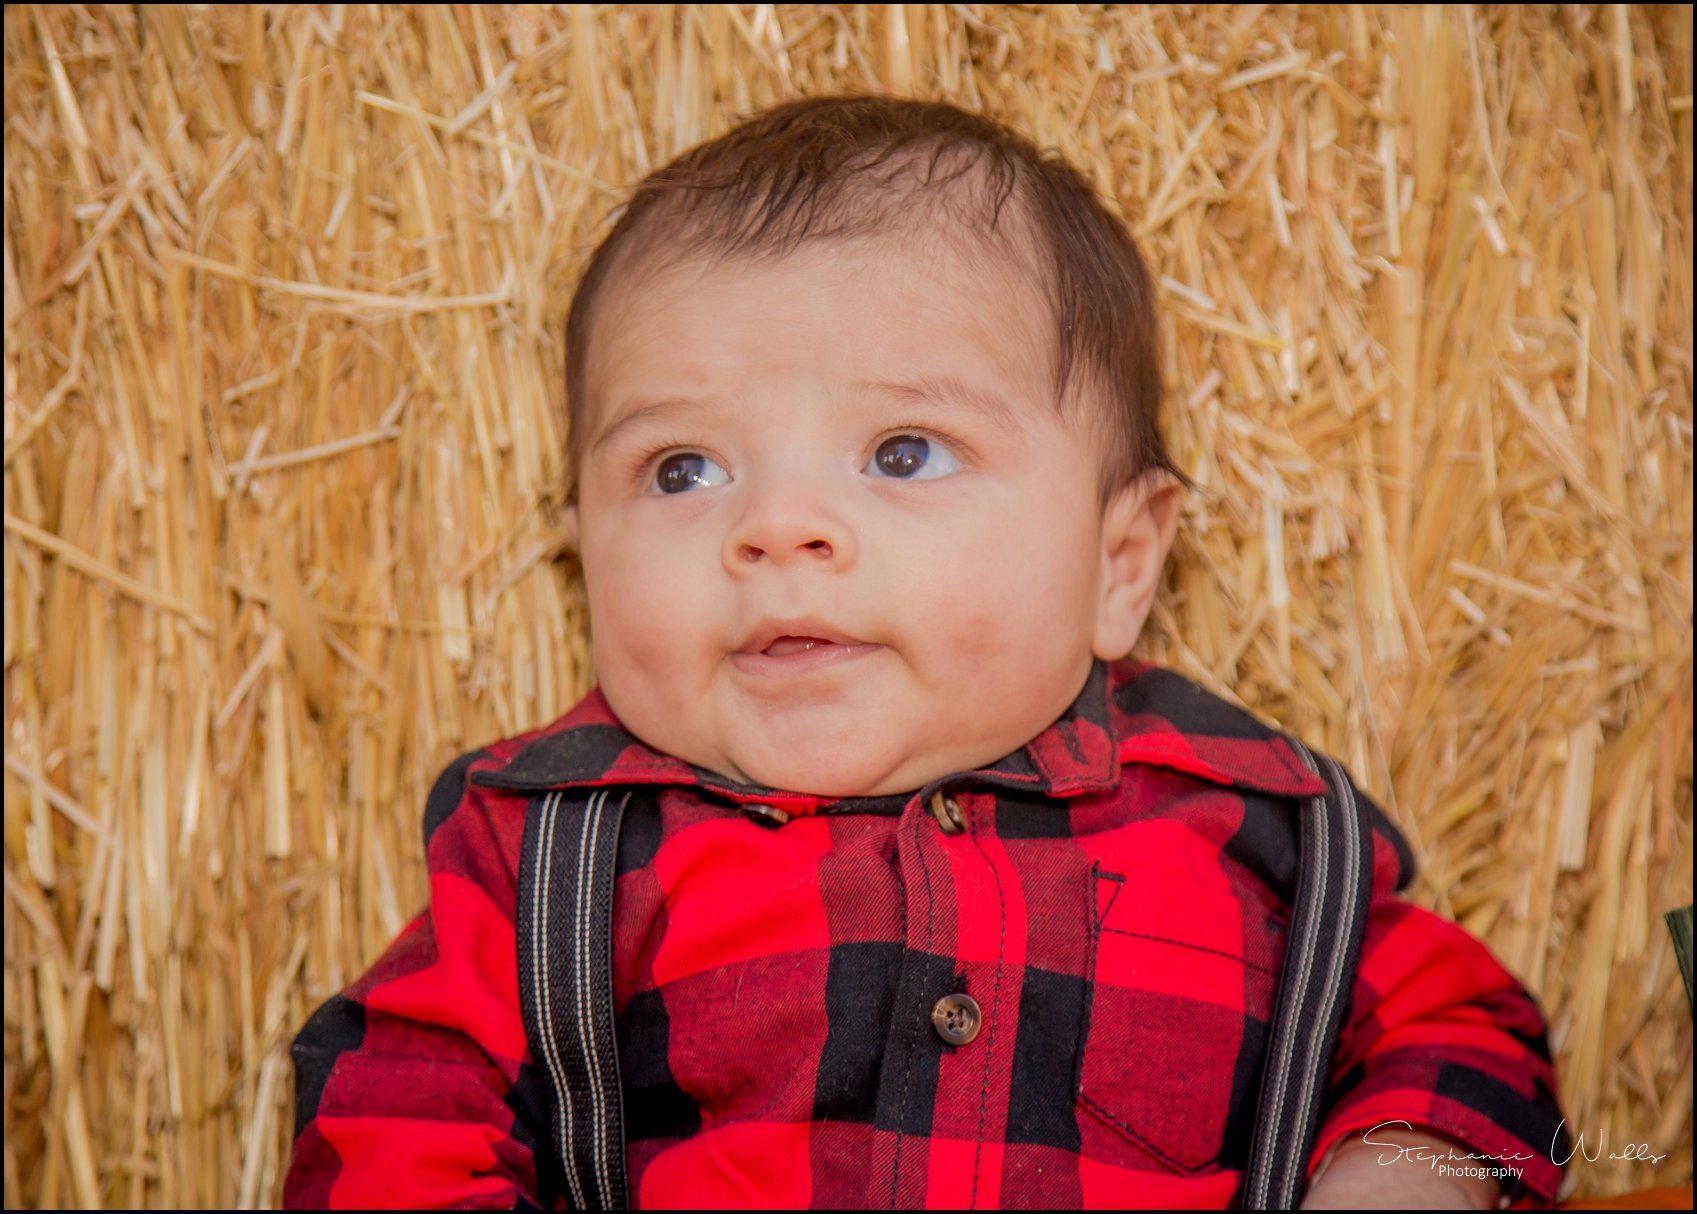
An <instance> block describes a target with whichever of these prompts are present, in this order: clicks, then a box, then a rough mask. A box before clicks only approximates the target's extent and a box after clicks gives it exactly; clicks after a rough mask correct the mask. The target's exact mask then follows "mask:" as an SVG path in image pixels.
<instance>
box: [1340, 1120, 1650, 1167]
mask: <svg viewBox="0 0 1697 1214" xmlns="http://www.w3.org/2000/svg"><path fill="white" fill-rule="evenodd" d="M1386 1129H1403V1130H1411V1129H1413V1127H1412V1126H1411V1125H1409V1123H1408V1122H1406V1121H1381V1122H1380V1123H1379V1124H1378V1125H1376V1126H1374V1127H1373V1128H1372V1129H1371V1130H1368V1131H1367V1132H1366V1133H1365V1134H1363V1135H1362V1136H1361V1141H1362V1142H1364V1143H1366V1144H1367V1145H1368V1146H1370V1147H1384V1148H1385V1153H1384V1154H1382V1155H1380V1156H1379V1163H1380V1164H1381V1165H1384V1164H1392V1163H1396V1162H1397V1161H1398V1160H1401V1159H1412V1160H1415V1161H1417V1162H1419V1163H1424V1164H1427V1165H1429V1166H1430V1167H1432V1168H1434V1169H1437V1170H1438V1171H1440V1172H1449V1171H1458V1170H1461V1169H1465V1168H1472V1169H1477V1170H1482V1171H1497V1172H1503V1173H1506V1174H1508V1175H1512V1176H1518V1175H1519V1174H1520V1172H1521V1171H1522V1169H1521V1168H1518V1167H1516V1166H1515V1165H1516V1164H1523V1163H1525V1162H1526V1161H1528V1160H1531V1159H1536V1158H1537V1156H1535V1155H1531V1154H1528V1153H1526V1152H1524V1151H1518V1152H1515V1153H1513V1154H1509V1155H1470V1154H1468V1153H1467V1152H1465V1151H1459V1150H1457V1149H1456V1148H1455V1147H1450V1148H1448V1149H1447V1150H1442V1151H1437V1150H1433V1149H1431V1148H1430V1147H1405V1146H1399V1145H1398V1144H1397V1143H1394V1142H1383V1141H1377V1140H1375V1139H1374V1138H1373V1135H1374V1134H1376V1133H1378V1132H1379V1131H1380V1130H1386ZM1566 1129H1567V1119H1566V1118H1563V1119H1562V1122H1561V1124H1560V1125H1558V1126H1557V1127H1556V1132H1555V1134H1553V1135H1552V1136H1551V1138H1550V1148H1549V1156H1550V1162H1551V1163H1553V1164H1555V1165H1556V1166H1557V1167H1566V1166H1567V1164H1568V1163H1569V1162H1571V1161H1572V1160H1574V1159H1583V1160H1584V1161H1585V1162H1586V1163H1598V1162H1600V1161H1603V1160H1605V1159H1606V1160H1607V1161H1609V1162H1611V1163H1650V1164H1656V1163H1660V1162H1661V1161H1662V1160H1664V1159H1666V1158H1667V1156H1666V1155H1656V1154H1653V1153H1652V1152H1651V1150H1650V1144H1649V1143H1647V1142H1629V1143H1627V1144H1626V1145H1625V1146H1623V1147H1622V1148H1621V1149H1620V1150H1618V1151H1608V1135H1607V1134H1600V1135H1598V1138H1597V1142H1596V1149H1595V1150H1587V1149H1586V1146H1585V1135H1584V1134H1583V1133H1580V1134H1579V1135H1577V1136H1576V1137H1573V1138H1572V1140H1571V1142H1568V1143H1564V1142H1563V1141H1562V1139H1563V1131H1564V1130H1566ZM1605 1151H1608V1153H1607V1154H1606V1155H1605V1154H1604V1152H1605Z"/></svg>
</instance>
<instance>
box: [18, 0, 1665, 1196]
mask: <svg viewBox="0 0 1697 1214" xmlns="http://www.w3.org/2000/svg"><path fill="white" fill-rule="evenodd" d="M4 20H5V33H6V37H5V56H6V63H5V69H6V71H5V90H6V121H7V137H6V146H5V161H6V172H5V177H4V206H5V211H6V223H5V225H4V242H5V250H4V251H5V262H4V291H5V299H6V308H5V367H4V374H5V388H6V390H5V400H4V410H5V415H4V425H5V437H4V464H5V469H6V476H5V486H4V545H3V550H0V561H3V574H4V627H5V634H4V663H5V696H6V704H7V727H8V740H7V753H6V761H5V765H4V783H5V802H6V822H5V847H6V859H5V883H4V891H5V893H4V897H5V903H6V911H7V913H6V916H5V932H4V942H5V983H6V1000H5V1030H6V1032H5V1042H6V1045H5V1049H6V1086H5V1102H6V1124H7V1129H8V1133H7V1140H6V1143H5V1145H4V1164H5V1169H4V1171H5V1193H4V1197H5V1201H6V1204H7V1205H8V1207H10V1206H14V1205H16V1206H36V1207H50V1206H57V1205H64V1204H78V1205H110V1206H125V1207H142V1206H146V1207H163V1208H199V1207H211V1206H216V1207H219V1208H231V1207H235V1206H237V1205H244V1206H246V1205H252V1206H267V1205H274V1204H276V1202H277V1201H278V1199H279V1196H280V1186H281V1178H282V1175H283V1172H284V1169H285V1168H286V1166H287V1161H288V1158H289V1148H290V1142H289V1137H290V1132H291V1130H292V1126H293V1118H292V1116H291V1104H290V1101H291V1092H290V1086H291V1085H290V1076H289V1070H288V1064H287V1056H286V1046H287V1041H288V1039H289V1038H290V1037H291V1036H292V1035H293V1033H295V1032H296V1031H298V1029H299V1027H300V1025H301V1023H302V1022H303V1021H304V1019H305V1017H306V1016H307V1015H308V1014H309V1013H310V1012H311V1010H312V1009H313V1008H314V1007H316V1006H317V1005H318V1004H319V1003H320V1002H322V1001H323V1000H324V999H326V998H327V997H329V996H330V995H331V994H333V993H334V992H335V990H337V989H338V988H339V987H340V986H341V985H342V984H344V983H345V982H347V981H348V980H349V979H350V978H351V977H352V976H354V975H357V974H358V973H360V972H361V971H362V970H363V969H364V967H366V966H367V965H368V964H369V963H370V962H371V961H372V959H373V958H374V957H375V956H376V955H377V953H378V952H379V951H380V950H381V949H382V948H383V947H385V946H386V945H387V943H388V942H389V941H390V940H391V939H392V938H393V936H394V934H395V933H396V932H397V931H398V930H399V928H400V927H401V926H402V924H403V923H404V922H405V921H406V919H407V918H408V917H409V916H411V915H412V914H414V913H416V912H417V911H418V910H419V909H420V908H421V907H422V906H423V905H424V903H425V897H426V888H425V883H424V880H423V873H424V870H423V855H422V844H421V835H420V830H419V822H420V815H421V813H422V811H423V806H424V801H425V797H426V794H427V792H428V790H429V788H430V785H431V782H432V780H433V778H434V777H435V775H436V774H437V773H438V772H439V771H440V770H441V769H442V767H443V766H444V765H445V764H446V763H447V762H448V761H449V760H450V759H451V758H453V756H454V755H455V754H457V753H459V752H460V751H462V750H464V749H467V748H469V747H472V746H475V745H479V744H482V743H485V742H488V741H490V740H493V739H495V738H497V737H501V736H504V735H508V734H511V733H514V732H517V731H519V730H523V729H528V728H532V727H535V726H539V725H542V724H545V723H546V722H547V721H549V720H551V719H552V718H553V717H555V716H557V715H558V714H559V713H561V712H563V711H564V710H565V709H566V708H567V707H568V706H569V705H570V704H571V703H572V702H573V701H574V700H575V699H576V698H578V697H579V696H581V695H582V694H583V692H584V691H585V690H586V689H587V687H588V685H589V682H588V681H589V679H590V677H591V675H592V671H591V668H590V663H589V654H588V647H587V643H586V627H587V619H586V609H585V595H584V589H583V586H582V584H581V579H580V575H579V572H578V568H577V564H576V562H575V561H574V560H572V559H571V558H570V554H569V552H568V551H567V550H566V547H565V545H564V544H563V542H562V536H561V532H560V530H559V517H558V510H559V503H560V501H561V500H562V495H563V490H564V487H565V473H566V470H565V469H564V467H563V465H562V458H563V450H562V448H563V439H564V427H565V421H564V417H563V415H562V411H561V393H562V391H563V385H562V382H561V380H562V376H563V369H562V368H563V355H562V348H561V342H562V340H563V326H564V316H565V310H566V307H567V305H568V302H569V298H570V290H571V287H572V284H573V283H574V282H575V280H576V276H577V274H578V272H579V271H580V270H581V268H582V265H583V263H584V260H585V258H586V256H587V254H588V252H589V250H590V249H592V248H593V247H594V244H595V242H596V240H598V239H599V237H600V235H601V234H602V233H603V232H604V231H605V220H606V218H607V216H608V213H609V210H610V208H611V207H613V206H614V205H616V203H617V201H618V199H619V197H620V196H621V191H622V190H623V189H624V188H625V187H627V186H628V185H629V184H631V183H632V182H634V181H635V180H636V179H638V178H639V177H640V176H641V175H642V174H643V173H644V172H646V171H648V170H650V169H651V168H653V167H654V166H656V165H657V164H659V163H660V162H662V161H663V160H665V159H666V158H668V157H670V156H671V155H673V154H675V153H676V152H678V151H681V150H682V149H684V148H686V147H688V146H690V145H692V144H693V143H695V142H697V141H698V140H700V139H703V138H707V137H710V136H712V135H715V134H718V133H719V132H722V131H723V130H725V129H727V128H728V127H729V126H730V124H731V123H733V122H734V121H735V120H736V118H737V117H738V116H739V115H740V114H742V113H744V112H746V111H748V110H751V109H754V108H757V107H759V106H764V105H767V104H770V103H773V102H777V101H782V100H785V99H788V98H791V97H795V96H800V95H813V94H825V93H833V92H841V91H848V90H859V89H871V90H874V91H880V92H888V93H893V94H896V95H902V96H914V97H921V98H941V99H945V100H949V101H952V102H955V103H957V104H960V105H963V106H964V107H966V108H968V109H976V110H982V111H984V112H987V113H989V114H991V115H993V116H994V117H997V118H999V119H1002V120H1004V121H1007V122H1008V123H1010V124H1011V125H1013V126H1014V127H1016V128H1017V129H1020V130H1023V131H1026V132H1029V133H1031V134H1033V135H1034V136H1035V137H1036V138H1037V139H1038V140H1039V142H1040V143H1042V144H1045V145H1047V146H1049V147H1052V148H1053V149H1054V150H1055V151H1057V152H1059V153H1060V154H1061V155H1063V156H1065V157H1066V158H1067V159H1068V160H1069V161H1071V162H1072V163H1074V164H1076V165H1078V166H1079V167H1080V168H1081V169H1082V170H1083V171H1084V172H1085V174H1086V176H1087V177H1088V178H1089V179H1090V180H1092V181H1094V182H1097V183H1098V184H1099V186H1100V188H1101V189H1102V190H1103V192H1104V193H1105V195H1106V197H1107V199H1108V202H1109V204H1110V205H1111V206H1112V207H1113V208H1115V209H1116V210H1117V211H1118V212H1119V213H1120V214H1122V215H1123V216H1124V217H1125V218H1126V220H1127V222H1128V223H1129V224H1130V226H1131V227H1132V228H1133V229H1134V230H1135V231H1137V232H1138V233H1140V237H1141V243H1142V245H1143V248H1144V250H1145V253H1146V255H1147V257H1148V259H1149V262H1150V267H1151V270H1152V273H1153V275H1154V277H1155V279H1156V280H1157V281H1158V282H1159V284H1160V287H1159V293H1160V295H1159V302H1160V307H1161V309H1162V324H1163V329H1162V349H1163V352H1164V366H1165V372H1166V375H1167V387H1168V397H1167V399H1168V401H1169V402H1170V403H1169V406H1168V415H1167V418H1166V430H1167V434H1168V438H1169V442H1170V444H1171V447H1172V451H1173V454H1174V458H1175V459H1176V460H1177V462H1178V464H1179V466H1180V467H1182V468H1184V469H1186V470H1187V471H1189V472H1190V473H1191V474H1192V475H1193V476H1194V477H1195V478H1196V479H1197V481H1198V482H1199V484H1200V485H1201V486H1202V491H1201V492H1199V493H1197V494H1194V495H1192V496H1191V497H1190V498H1189V499H1188V500H1187V501H1186V503H1185V505H1184V514H1183V519H1182V523H1181V528H1180V539H1179V542H1178V545H1177V547H1176V550H1175V554H1174V559H1173V563H1172V566H1171V568H1170V569H1169V570H1168V573H1167V576H1166V578H1165V580H1164V582H1163V585H1162V588H1161V592H1160V595H1159V597H1158V599H1157V602H1156V605H1155V608H1154V611H1153V613H1152V620H1151V624H1150V626H1149V628H1148V629H1147V630H1146V633H1145V636H1144V637H1143V639H1142V640H1141V641H1140V643H1139V646H1138V651H1137V652H1138V653H1139V655H1141V656H1143V657H1146V658H1149V659H1151V660H1155V661H1160V662H1163V663H1166V664H1168V665H1171V666H1172V667H1174V668H1175V669H1177V670H1178V671H1179V672H1180V673H1182V674H1184V675H1186V676H1187V677H1189V678H1191V679H1194V680H1195V681H1197V682H1198V683H1200V684H1201V685H1202V686H1204V687H1206V688H1208V689H1209V690H1211V691H1214V692H1215V693H1217V694H1219V695H1222V696H1223V697H1225V698H1226V699H1228V700H1230V701H1232V702H1234V703H1240V704H1243V705H1245V706H1247V707H1249V708H1250V709H1252V710H1253V711H1255V712H1258V713H1260V714H1261V715H1262V716H1264V717H1265V718H1267V719H1269V720H1271V721H1273V722H1276V723H1277V724H1279V725H1281V726H1282V727H1284V728H1287V729H1289V730H1291V731H1293V732H1295V733H1297V734H1299V735H1301V736H1303V737H1304V738H1306V739H1307V740H1309V741H1310V742H1311V743H1313V744H1314V745H1316V746H1319V747H1321V748H1324V749H1326V750H1329V751H1331V752H1332V753H1334V754H1336V755H1338V756H1339V757H1340V758H1342V759H1343V760H1344V761H1345V762H1347V763H1348V764H1349V766H1350V767H1351V769H1352V771H1353V773H1354V774H1355V776H1356V777H1357V778H1358V780H1359V781H1360V782H1361V783H1362V785H1363V786H1364V787H1365V788H1366V789H1367V790H1368V791H1369V792H1370V793H1371V794H1372V795H1373V796H1374V797H1375V798H1376V799H1377V800H1379V801H1380V803H1381V804H1383V805H1384V806H1385V807H1386V809H1387V811H1388V812H1389V813H1390V814H1391V816H1392V817H1393V819H1394V820H1395V821H1396V822H1397V823H1398V825H1399V826H1400V827H1401V828H1402V829H1403V831H1404V833H1405V834H1406V835H1407V836H1408V838H1409V839H1410V841H1411V844H1412V845H1413V847H1414V848H1415V850H1416V853H1417V856H1418V859H1419V861H1420V865H1421V876H1420V879H1419V880H1418V882H1417V883H1416V885H1415V887H1414V890H1413V891H1412V896H1413V897H1414V899H1415V900H1416V901H1418V902H1419V903H1420V904H1422V905H1424V906H1427V907H1431V908H1434V909H1436V910H1438V911H1440V912H1442V913H1447V914H1453V915H1455V916H1456V917H1458V918H1459V919H1460V920H1461V921H1462V922H1463V923H1464V924H1465V925H1467V926H1469V927H1470V928H1473V929H1474V930H1477V931H1478V932H1479V933H1481V934H1482V936H1483V938H1484V939H1485V940H1486V942H1487V943H1488V944H1489V945H1490V946H1491V947H1492V948H1493V949H1494V950H1495V951H1496V952H1497V953H1498V955H1499V956H1501V957H1502V958H1503V959H1504V961H1505V963H1507V964H1508V965H1509V966H1510V967H1511V968H1512V969H1513V970H1514V972H1515V973H1516V974H1517V975H1518V976H1519V977H1520V978H1522V979H1523V980H1524V981H1525V982H1527V983H1528V984H1529V985H1530V986H1531V988H1532V989H1533V990H1534V991H1535V993H1536V994H1537V996H1538V998H1539V1000H1540V1003H1541V1005H1542V1006H1543V1007H1544V1008H1545V1009H1546V1010H1547V1011H1548V1013H1549V1017H1550V1021H1551V1042H1552V1045H1553V1046H1554V1048H1555V1050H1556V1054H1557V1068H1558V1078H1559V1082H1560V1085H1561V1097H1562V1100H1563V1104H1564V1109H1565V1110H1566V1112H1567V1113H1568V1116H1569V1122H1570V1125H1573V1126H1577V1127H1581V1128H1583V1129H1585V1130H1586V1131H1587V1132H1588V1133H1589V1134H1590V1135H1591V1141H1593V1142H1594V1141H1595V1136H1596V1134H1597V1133H1598V1132H1599V1130H1600V1129H1601V1128H1602V1127H1604V1126H1607V1127H1608V1129H1609V1133H1610V1136H1611V1142H1612V1143H1623V1142H1628V1141H1632V1142H1640V1141H1641V1142H1645V1143H1647V1144H1649V1153H1652V1154H1658V1155H1665V1156H1666V1158H1665V1159H1663V1160H1662V1161H1661V1162H1660V1163H1659V1164H1650V1163H1644V1162H1625V1161H1620V1162H1618V1163H1617V1164H1616V1165H1613V1166H1608V1167H1604V1166H1588V1167H1582V1168H1575V1169H1574V1170H1573V1177H1574V1183H1575V1184H1576V1186H1577V1191H1578V1192H1579V1193H1580V1194H1582V1195H1606V1194H1609V1193H1614V1192H1620V1191H1624V1190H1627V1189H1631V1188H1634V1187H1640V1186H1644V1185H1648V1184H1652V1183H1686V1182H1688V1181H1689V1179H1690V1176H1691V1138H1692V1129H1691V1126H1692V1122H1691V1085H1692V1037H1691V1021H1690V1016H1689V1012H1688V1009H1687V1006H1686V1003H1685V998H1684V991H1683V987H1682V986H1681V984H1680V979H1679V976H1678V973H1677V967H1676V966H1675V965H1674V963H1673V959H1672V956H1671V952H1670V950H1669V946H1668V941H1667V937H1666V932H1665V931H1664V930H1663V928H1662V927H1661V924H1660V917H1661V914H1662V912H1664V911H1666V910H1668V909H1671V908H1672V907H1674V906H1682V905H1685V904H1687V903H1689V902H1690V901H1691V900H1692V884H1691V871H1692V869H1691V865H1692V842H1691V838H1692V836H1691V825H1692V742H1691V726H1692V708H1693V705H1692V684H1691V661H1692V645H1691V631H1690V626H1691V618H1692V616H1691V610H1692V581H1693V570H1692V510H1693V491H1692V423H1693V418H1692V360H1691V333H1692V312H1691V306H1692V273H1691V265H1692V254H1693V248H1692V224H1691V196H1692V188H1691V172H1692V170H1691V165H1692V154H1691V153H1692V112H1691V95H1692V82H1691V68H1690V64H1691V53H1692V44H1691V9H1690V7H1689V6H1633V5H1613V6H1605V7H1592V6H1563V7H1560V8H1512V7H1505V8H1485V7H1478V6H1460V7H1445V8H1437V7H1427V8H1420V7H1416V8H1410V7H1379V6H1372V5H1347V6H1313V7H1292V6H1279V7H1271V6H1268V7H1263V6H1246V7H1234V6H1203V7H1198V8H1194V9H1189V8H1187V9H1170V8H1165V7H1158V6H1157V7H1136V6H1058V7H1057V6H1002V5H826V6H807V5H739V6H731V7H727V6H722V5H628V6H619V5H600V6H591V5H565V6H552V7H540V6H510V7H509V6H481V5H480V6H469V7H465V6H460V7H451V6H422V5H421V6H352V5H335V6H326V7H305V6H302V7H281V8H276V7H258V6H235V5H213V6H171V5H158V6H151V5H144V6H128V5H110V6H101V5H66V6H46V5H42V6H19V5H14V6H9V7H8V8H7V9H6V12H5V17H4ZM278 924H285V925H287V928H286V930H284V931H278V930H277V925H278Z"/></svg>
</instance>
